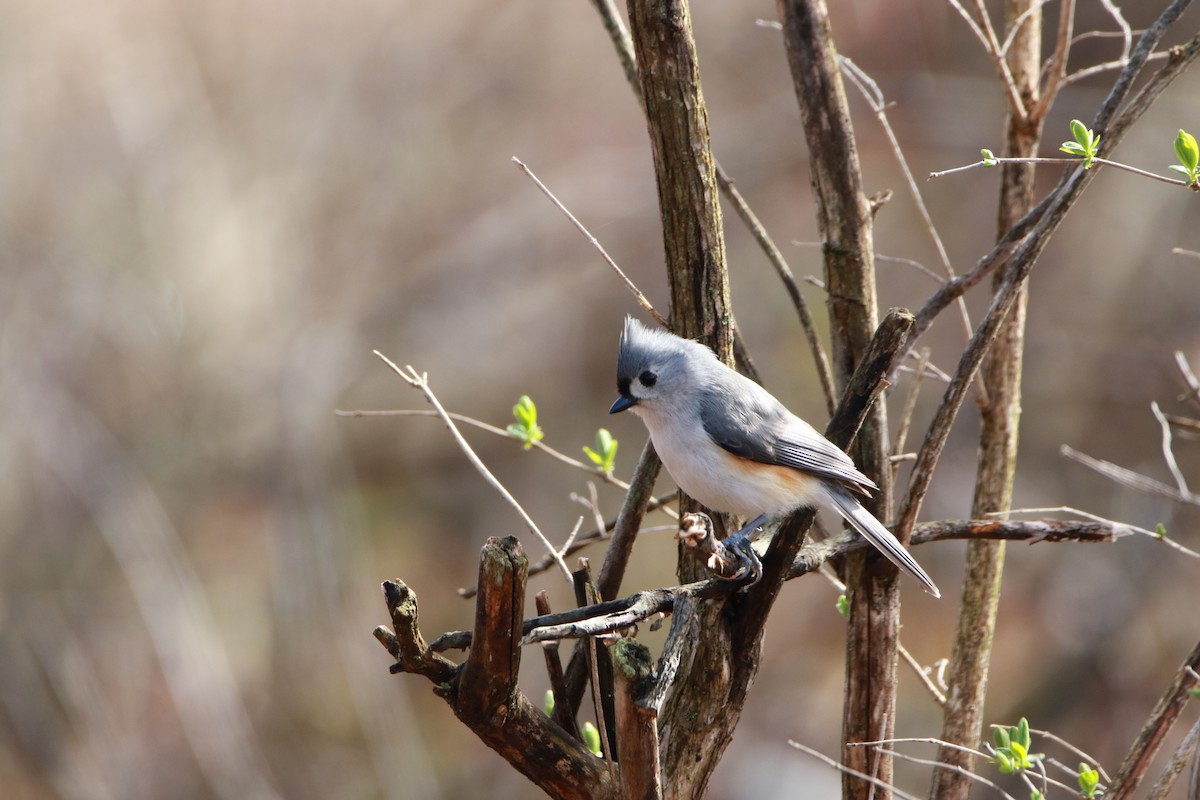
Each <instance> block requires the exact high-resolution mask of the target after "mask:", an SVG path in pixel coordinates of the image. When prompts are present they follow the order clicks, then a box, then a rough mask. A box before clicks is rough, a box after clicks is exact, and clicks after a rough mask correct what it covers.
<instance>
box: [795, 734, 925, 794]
mask: <svg viewBox="0 0 1200 800" xmlns="http://www.w3.org/2000/svg"><path fill="white" fill-rule="evenodd" d="M788 746H789V747H794V748H795V749H797V750H799V751H800V752H802V753H808V754H809V755H810V756H812V757H813V758H816V759H818V760H820V761H824V762H825V763H826V764H828V765H829V766H831V767H833V768H834V769H836V770H837V771H838V772H842V773H845V774H847V775H853V776H854V777H856V778H859V779H861V780H864V781H866V782H867V783H870V784H871V785H873V786H878V787H879V788H881V789H886V790H887V791H889V792H891V793H892V794H894V795H895V796H896V797H900V798H903V800H918V798H917V797H915V796H914V795H911V794H909V793H908V792H904V791H901V790H900V789H897V788H896V787H895V786H893V785H892V784H890V783H887V782H886V781H881V780H879V779H878V778H876V777H874V776H872V775H868V774H867V773H865V772H859V771H858V770H856V769H851V768H850V767H847V766H846V765H845V764H842V763H840V762H838V761H835V760H834V759H832V758H830V757H829V756H827V755H825V754H824V753H821V752H819V751H817V750H813V749H812V748H811V747H806V746H805V745H802V744H800V743H799V742H797V741H795V740H794V739H788ZM850 746H853V744H851V745H850Z"/></svg>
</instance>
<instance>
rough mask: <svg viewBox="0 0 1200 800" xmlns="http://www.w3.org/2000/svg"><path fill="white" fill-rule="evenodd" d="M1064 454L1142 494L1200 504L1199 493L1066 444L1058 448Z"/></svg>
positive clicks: (1189, 503) (1193, 504)
mask: <svg viewBox="0 0 1200 800" xmlns="http://www.w3.org/2000/svg"><path fill="white" fill-rule="evenodd" d="M1059 452H1061V453H1062V454H1063V455H1064V456H1066V457H1067V458H1069V459H1071V460H1072V461H1075V462H1077V463H1079V464H1083V465H1084V466H1085V467H1087V468H1088V469H1091V470H1094V471H1096V472H1099V473H1100V474H1101V475H1103V476H1104V477H1106V478H1108V479H1109V480H1111V481H1113V482H1115V483H1119V484H1121V485H1122V486H1125V487H1127V488H1130V489H1133V490H1134V491H1137V492H1141V493H1142V494H1147V495H1151V496H1153V497H1162V498H1165V499H1167V500H1171V501H1173V502H1176V503H1186V504H1187V505H1191V506H1200V495H1195V494H1192V493H1191V492H1180V491H1179V490H1178V489H1177V488H1172V487H1170V486H1168V485H1167V484H1165V483H1162V482H1161V481H1157V480H1155V479H1154V478H1149V477H1147V476H1145V475H1142V474H1141V473H1138V472H1134V471H1133V470H1130V469H1126V468H1125V467H1121V466H1117V465H1116V464H1113V463H1112V462H1110V461H1104V460H1102V459H1099V458H1092V457H1091V456H1089V455H1086V454H1084V453H1081V452H1079V451H1078V450H1074V449H1072V448H1070V447H1068V446H1067V445H1065V444H1064V445H1063V446H1062V447H1060V448H1059Z"/></svg>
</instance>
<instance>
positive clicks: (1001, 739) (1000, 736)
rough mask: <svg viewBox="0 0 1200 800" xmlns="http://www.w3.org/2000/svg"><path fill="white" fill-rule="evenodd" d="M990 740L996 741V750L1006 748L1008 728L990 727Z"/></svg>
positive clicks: (1007, 744)
mask: <svg viewBox="0 0 1200 800" xmlns="http://www.w3.org/2000/svg"><path fill="white" fill-rule="evenodd" d="M992 740H993V741H995V742H996V749H997V750H1007V749H1008V746H1009V742H1010V737H1009V735H1008V728H1004V727H1000V728H992Z"/></svg>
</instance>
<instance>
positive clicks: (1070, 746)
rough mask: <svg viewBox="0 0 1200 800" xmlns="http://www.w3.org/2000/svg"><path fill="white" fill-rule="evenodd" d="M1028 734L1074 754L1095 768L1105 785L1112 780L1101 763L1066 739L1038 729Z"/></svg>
mask: <svg viewBox="0 0 1200 800" xmlns="http://www.w3.org/2000/svg"><path fill="white" fill-rule="evenodd" d="M1029 732H1030V733H1035V734H1037V735H1038V736H1041V737H1043V738H1045V739H1049V740H1050V741H1052V742H1054V743H1055V744H1057V745H1059V746H1060V747H1064V748H1066V749H1067V750H1070V751H1071V752H1072V753H1074V754H1075V755H1077V756H1079V757H1080V758H1082V759H1083V760H1084V761H1086V762H1087V763H1088V764H1091V765H1092V766H1094V767H1095V768H1096V771H1097V772H1099V773H1100V777H1101V778H1103V779H1104V782H1105V783H1108V782H1109V781H1111V780H1112V778H1110V777H1109V776H1108V773H1107V772H1105V771H1104V767H1103V765H1101V763H1100V762H1099V761H1097V760H1096V759H1094V758H1092V757H1091V755H1089V754H1088V753H1086V752H1084V751H1083V750H1080V749H1079V748H1078V747H1076V746H1075V745H1073V744H1071V743H1070V742H1068V741H1067V740H1066V739H1064V738H1062V737H1061V736H1059V735H1057V734H1054V733H1051V732H1050V731H1044V730H1041V729H1040V728H1030V729H1029ZM1067 771H1068V772H1070V773H1072V774H1074V772H1075V771H1074V770H1072V769H1071V768H1070V767H1068V768H1067Z"/></svg>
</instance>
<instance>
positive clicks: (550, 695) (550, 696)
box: [542, 689, 554, 717]
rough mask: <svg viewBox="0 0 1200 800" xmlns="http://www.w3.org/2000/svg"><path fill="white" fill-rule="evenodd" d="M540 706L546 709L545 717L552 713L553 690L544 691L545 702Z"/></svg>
mask: <svg viewBox="0 0 1200 800" xmlns="http://www.w3.org/2000/svg"><path fill="white" fill-rule="evenodd" d="M542 705H543V707H544V708H545V709H546V716H547V717H548V716H550V715H551V714H553V713H554V690H553V689H547V690H546V700H545V702H544V703H543V704H542Z"/></svg>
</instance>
